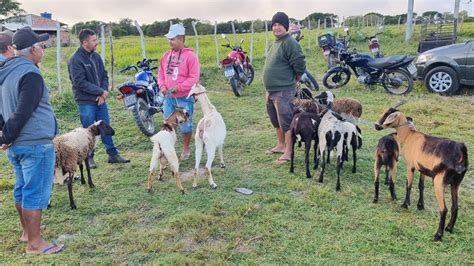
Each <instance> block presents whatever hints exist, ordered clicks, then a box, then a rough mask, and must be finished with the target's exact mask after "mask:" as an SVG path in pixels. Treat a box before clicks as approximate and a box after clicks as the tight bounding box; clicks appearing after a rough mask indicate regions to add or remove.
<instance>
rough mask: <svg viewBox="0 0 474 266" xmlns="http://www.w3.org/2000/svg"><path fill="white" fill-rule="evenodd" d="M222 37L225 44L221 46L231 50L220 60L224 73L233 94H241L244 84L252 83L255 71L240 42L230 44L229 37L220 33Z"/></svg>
mask: <svg viewBox="0 0 474 266" xmlns="http://www.w3.org/2000/svg"><path fill="white" fill-rule="evenodd" d="M222 38H224V39H226V40H227V44H223V45H222V46H223V47H227V48H229V49H231V50H232V51H231V52H230V53H229V54H228V55H227V57H226V58H224V60H222V67H223V68H224V75H225V77H226V78H227V79H228V80H229V83H230V86H231V87H232V91H233V92H234V94H235V96H237V97H240V96H242V91H243V87H244V86H248V85H250V84H251V83H252V81H253V78H254V76H255V71H254V69H253V66H252V64H251V63H250V59H249V57H248V56H247V52H245V51H244V50H243V49H242V43H243V42H244V40H243V39H242V40H241V41H240V45H234V46H231V45H230V41H229V39H227V37H226V36H225V34H222Z"/></svg>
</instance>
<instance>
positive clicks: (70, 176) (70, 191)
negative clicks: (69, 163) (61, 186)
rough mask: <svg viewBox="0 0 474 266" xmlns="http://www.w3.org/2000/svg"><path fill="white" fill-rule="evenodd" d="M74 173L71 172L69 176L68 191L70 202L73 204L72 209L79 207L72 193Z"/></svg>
mask: <svg viewBox="0 0 474 266" xmlns="http://www.w3.org/2000/svg"><path fill="white" fill-rule="evenodd" d="M73 178H74V177H73V175H72V173H69V177H68V178H67V191H68V193H69V203H70V205H71V209H73V210H75V209H77V207H76V204H75V203H74V197H73V195H72V181H73Z"/></svg>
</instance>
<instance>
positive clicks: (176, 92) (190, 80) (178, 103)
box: [158, 24, 200, 160]
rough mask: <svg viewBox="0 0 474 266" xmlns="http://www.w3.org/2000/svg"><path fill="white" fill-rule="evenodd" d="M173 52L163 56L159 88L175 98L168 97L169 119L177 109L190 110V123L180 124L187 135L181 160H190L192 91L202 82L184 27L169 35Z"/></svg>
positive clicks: (165, 110)
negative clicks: (186, 44)
mask: <svg viewBox="0 0 474 266" xmlns="http://www.w3.org/2000/svg"><path fill="white" fill-rule="evenodd" d="M165 37H166V38H168V41H169V44H170V47H171V49H170V50H169V51H167V52H165V53H164V54H163V56H162V57H161V60H160V67H159V69H158V85H159V86H160V90H161V91H162V92H163V93H165V92H166V91H169V92H171V93H172V94H171V97H166V98H165V103H164V107H163V116H164V117H165V118H167V117H168V116H169V115H170V114H171V113H172V112H173V111H174V110H176V107H182V108H184V109H186V112H187V113H188V114H189V120H188V121H187V122H185V123H182V124H180V126H179V128H180V131H181V133H182V136H183V151H182V153H181V156H180V160H187V159H188V158H189V155H190V150H189V143H190V142H191V137H192V134H193V120H192V115H193V112H194V99H193V98H192V97H190V98H188V97H187V96H188V94H189V91H190V90H191V88H192V87H193V85H194V84H196V83H198V82H199V75H200V66H199V60H198V58H197V56H196V54H195V53H194V50H193V49H192V48H188V47H185V46H184V41H185V30H184V27H183V25H181V24H174V25H171V27H170V29H169V32H168V33H167V34H165Z"/></svg>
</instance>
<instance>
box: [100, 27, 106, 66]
mask: <svg viewBox="0 0 474 266" xmlns="http://www.w3.org/2000/svg"><path fill="white" fill-rule="evenodd" d="M100 57H102V62H104V64H105V29H104V23H103V22H101V23H100Z"/></svg>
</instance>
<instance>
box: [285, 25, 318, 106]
mask: <svg viewBox="0 0 474 266" xmlns="http://www.w3.org/2000/svg"><path fill="white" fill-rule="evenodd" d="M289 32H290V36H291V37H293V38H294V39H295V40H296V41H297V42H300V41H301V40H302V39H303V38H304V35H303V34H302V33H301V26H300V25H299V24H297V23H292V25H291V26H290V29H289ZM317 90H319V84H318V82H317V81H316V79H315V78H314V77H313V75H312V74H311V73H310V72H309V70H308V69H305V71H304V73H303V75H302V76H301V78H300V80H298V82H297V83H296V95H295V97H297V98H300V99H312V97H313V93H312V91H317Z"/></svg>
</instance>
